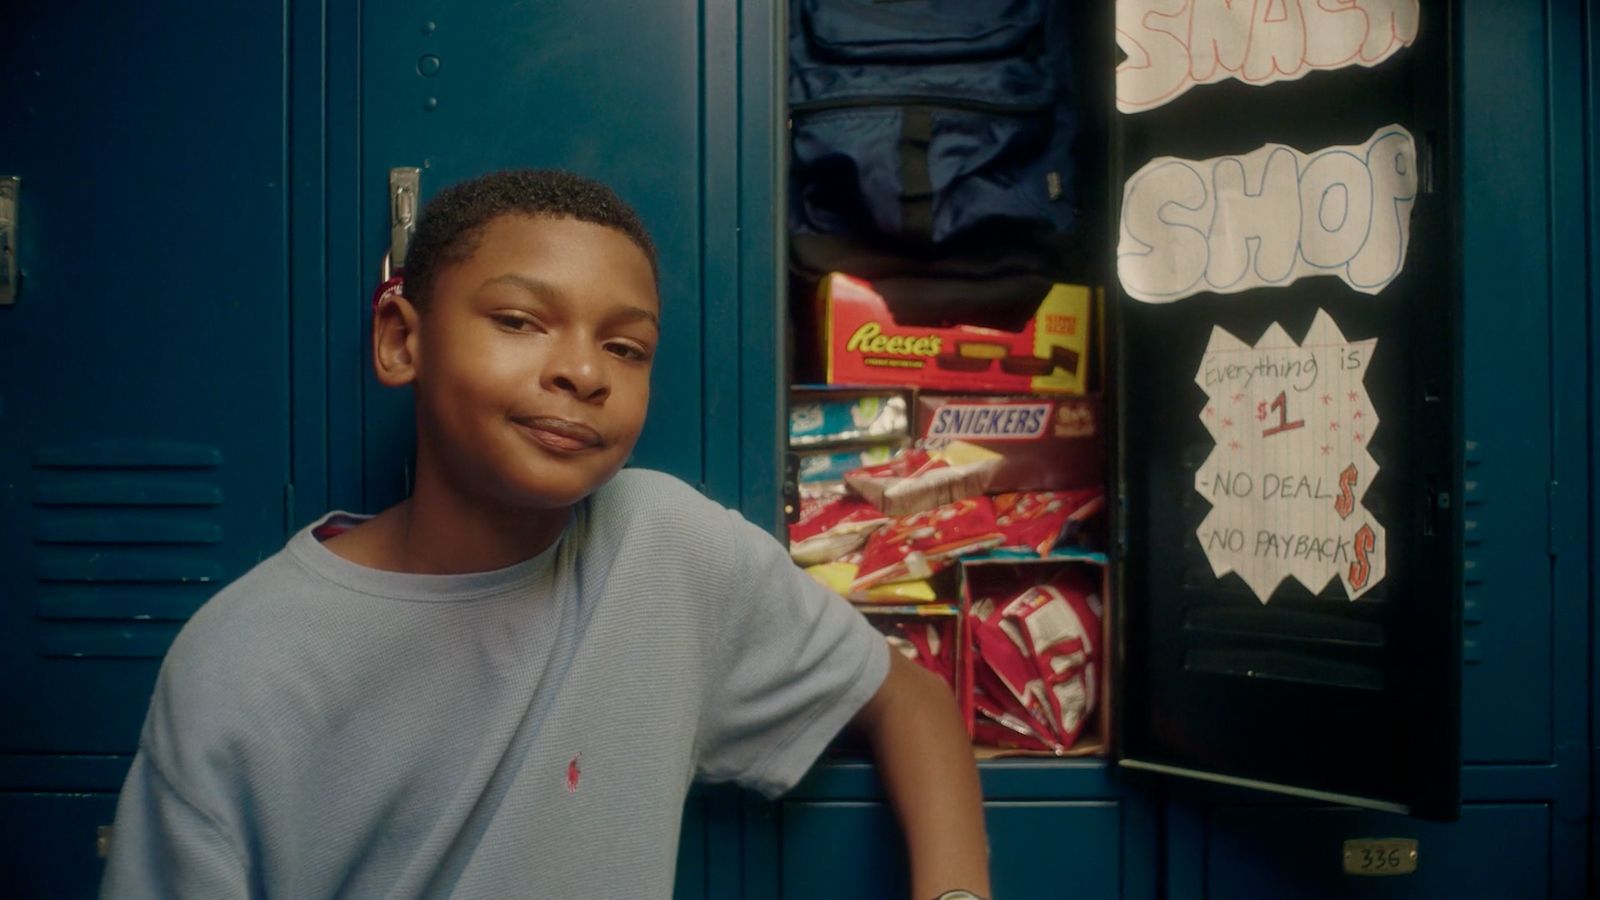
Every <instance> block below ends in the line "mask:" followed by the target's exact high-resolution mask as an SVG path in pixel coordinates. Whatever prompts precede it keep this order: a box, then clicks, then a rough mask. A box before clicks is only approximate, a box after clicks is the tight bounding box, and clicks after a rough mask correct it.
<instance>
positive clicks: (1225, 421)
mask: <svg viewBox="0 0 1600 900" xmlns="http://www.w3.org/2000/svg"><path fill="white" fill-rule="evenodd" d="M1222 427H1223V428H1232V427H1233V420H1232V419H1223V420H1222Z"/></svg>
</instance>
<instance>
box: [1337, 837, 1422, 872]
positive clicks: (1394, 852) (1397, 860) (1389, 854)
mask: <svg viewBox="0 0 1600 900" xmlns="http://www.w3.org/2000/svg"><path fill="white" fill-rule="evenodd" d="M1416 870H1417V842H1416V841H1415V840H1413V839H1411V838H1357V839H1353V840H1348V841H1345V842H1344V873H1345V874H1346V875H1410V874H1411V873H1412V872H1415V871H1416Z"/></svg>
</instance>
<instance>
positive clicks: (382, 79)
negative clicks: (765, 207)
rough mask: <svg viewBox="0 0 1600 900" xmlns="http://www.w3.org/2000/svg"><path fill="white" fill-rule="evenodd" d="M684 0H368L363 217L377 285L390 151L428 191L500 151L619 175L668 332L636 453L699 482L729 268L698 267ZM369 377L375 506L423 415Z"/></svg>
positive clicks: (694, 58)
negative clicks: (561, 0)
mask: <svg viewBox="0 0 1600 900" xmlns="http://www.w3.org/2000/svg"><path fill="white" fill-rule="evenodd" d="M684 13H685V10H683V9H682V8H681V7H680V6H678V5H670V6H653V5H644V6H640V5H638V4H635V3H628V2H622V0H607V2H591V3H565V4H553V5H552V4H502V3H491V2H478V3H454V4H450V5H441V4H438V3H433V2H427V0H380V2H369V3H365V4H363V6H362V12H361V104H362V105H361V138H360V140H361V176H360V178H361V213H362V215H361V221H360V234H361V236H362V251H363V252H362V271H363V275H364V280H365V281H366V282H367V283H369V284H374V285H375V284H376V283H377V281H378V267H379V262H380V260H381V259H382V257H383V254H384V251H385V250H386V249H387V245H388V235H389V219H388V214H389V202H388V198H387V184H388V170H389V169H390V168H391V167H395V166H419V167H421V168H422V169H423V173H422V194H423V198H424V199H427V198H429V197H431V196H432V195H433V194H435V193H437V191H438V190H439V188H440V187H442V186H444V185H446V184H449V183H453V182H456V181H459V180H462V179H464V178H468V177H471V176H474V175H478V174H481V173H483V172H485V171H488V170H491V169H497V168H512V167H541V166H555V167H561V168H567V169H572V170H575V171H578V172H581V173H583V174H586V175H590V176H593V177H596V178H599V179H600V180H602V181H604V182H606V183H607V184H610V185H611V186H612V187H614V188H615V189H616V190H617V192H618V193H619V194H621V195H622V196H623V197H624V198H626V199H627V200H629V201H630V202H631V203H632V204H633V205H634V206H635V207H636V208H637V209H638V210H639V213H640V215H641V217H642V218H643V219H644V221H645V224H646V225H647V226H648V227H649V229H650V231H651V233H652V235H653V236H654V238H655V240H656V243H657V245H658V248H659V250H660V255H661V298H662V313H663V315H662V325H663V338H662V344H661V351H660V354H659V356H658V357H657V361H656V366H655V374H654V378H653V386H652V387H653V402H652V413H651V415H650V418H649V420H648V422H647V424H646V427H645V433H644V436H643V437H642V439H641V440H640V443H639V447H638V449H637V450H636V452H635V454H634V462H635V463H636V464H638V465H641V466H645V467H648V468H655V469H662V470H665V471H668V472H671V473H673V474H675V475H678V476H679V477H681V478H683V479H684V480H686V481H688V482H689V483H691V484H701V483H703V481H704V478H705V467H704V460H703V458H702V453H703V448H704V438H703V436H702V433H701V426H702V422H703V421H704V420H703V412H702V411H703V409H704V401H703V397H704V387H705V385H704V382H703V372H704V370H703V368H702V363H701V355H702V346H701V341H702V309H703V306H704V298H705V295H706V294H707V293H708V292H721V291H728V290H730V289H731V288H732V286H731V285H728V284H725V283H716V284H712V283H709V282H707V280H706V279H705V276H704V260H703V253H704V251H705V242H706V237H707V236H706V233H705V222H706V215H705V210H704V208H703V204H704V202H705V192H704V188H705V185H703V184H702V179H703V178H704V177H706V174H707V173H705V172H704V171H703V169H702V165H701V160H702V155H703V151H702V147H701V142H702V116H703V115H704V109H703V108H702V98H701V84H702V66H703V63H702V53H701V40H702V38H701V31H700V21H699V16H698V15H695V14H687V15H686V14H684ZM623 23H626V24H625V27H624V24H623ZM425 57H432V58H433V59H435V60H437V71H436V72H435V73H434V74H431V75H430V74H427V73H428V72H432V71H434V70H433V68H432V66H431V65H425V64H423V60H424V58H425ZM723 177H726V175H724V176H723ZM349 300H350V302H353V303H365V298H361V297H352V298H349ZM724 372H725V368H724V367H722V366H719V367H718V370H717V371H716V375H717V376H718V377H723V373H724ZM367 379H368V380H367V382H366V385H367V390H366V395H365V398H364V414H363V422H364V426H365V428H364V431H365V440H366V446H365V447H364V455H365V480H366V496H365V505H366V507H367V508H369V509H372V510H376V509H379V508H382V507H384V506H387V505H389V504H390V503H392V502H394V501H395V500H396V499H398V498H399V497H401V496H403V492H404V489H405V485H406V478H407V472H408V465H409V464H408V462H407V459H408V458H409V450H408V449H407V448H408V447H409V444H410V440H411V438H410V435H411V432H412V428H413V425H412V420H411V412H410V404H409V398H408V395H407V394H405V393H404V392H401V391H387V390H384V389H382V388H381V387H379V386H378V385H377V384H376V382H375V381H374V380H372V379H371V377H370V375H369V376H367Z"/></svg>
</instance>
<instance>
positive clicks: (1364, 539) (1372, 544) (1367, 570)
mask: <svg viewBox="0 0 1600 900" xmlns="http://www.w3.org/2000/svg"><path fill="white" fill-rule="evenodd" d="M1377 546H1378V538H1377V535H1375V534H1373V533H1372V526H1371V525H1363V526H1361V530H1360V531H1358V532H1356V540H1355V551H1356V561H1355V562H1353V563H1351V564H1350V589H1351V590H1353V591H1359V590H1361V589H1362V588H1364V587H1366V586H1367V579H1368V578H1371V577H1372V564H1371V563H1370V562H1368V561H1367V558H1368V557H1370V556H1371V555H1372V551H1373V550H1375V549H1377Z"/></svg>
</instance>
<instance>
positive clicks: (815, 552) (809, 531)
mask: <svg viewBox="0 0 1600 900" xmlns="http://www.w3.org/2000/svg"><path fill="white" fill-rule="evenodd" d="M888 522H889V517H888V516H886V515H884V514H883V513H881V512H879V511H878V508H877V507H875V506H873V505H872V504H870V503H868V502H867V501H865V500H862V499H861V498H860V497H851V496H835V497H828V498H808V497H805V496H803V495H802V497H801V501H800V518H799V519H798V520H797V521H796V522H795V523H794V524H792V525H790V526H789V556H790V557H792V558H793V559H794V561H795V562H796V563H797V564H799V565H802V566H812V565H817V564H818V563H825V562H832V561H833V560H836V559H838V558H839V557H841V556H844V555H845V554H847V553H850V552H852V551H855V550H858V549H860V548H861V547H862V546H863V545H864V544H866V542H867V538H868V536H869V535H871V534H872V532H874V531H876V530H877V529H878V528H880V527H881V526H883V525H885V524H887V523H888Z"/></svg>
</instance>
